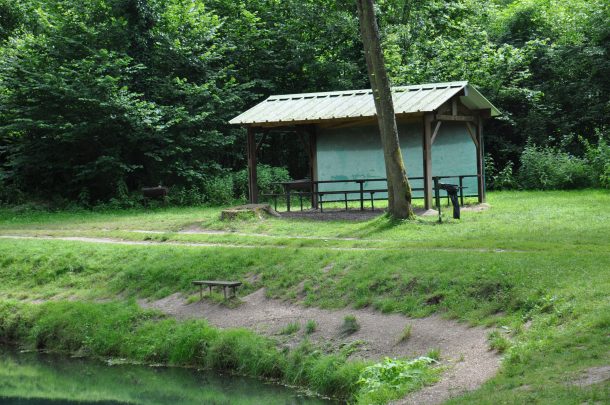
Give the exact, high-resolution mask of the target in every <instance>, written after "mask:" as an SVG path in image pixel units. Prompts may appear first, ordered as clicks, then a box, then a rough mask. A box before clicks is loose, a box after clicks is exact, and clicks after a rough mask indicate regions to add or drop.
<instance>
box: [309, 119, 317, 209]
mask: <svg viewBox="0 0 610 405" xmlns="http://www.w3.org/2000/svg"><path fill="white" fill-rule="evenodd" d="M308 132H309V178H310V179H311V207H312V208H314V209H317V208H318V199H317V198H316V192H317V191H318V186H317V185H316V184H315V183H314V181H318V167H317V166H318V134H317V133H316V127H314V126H311V127H309V131H308Z"/></svg>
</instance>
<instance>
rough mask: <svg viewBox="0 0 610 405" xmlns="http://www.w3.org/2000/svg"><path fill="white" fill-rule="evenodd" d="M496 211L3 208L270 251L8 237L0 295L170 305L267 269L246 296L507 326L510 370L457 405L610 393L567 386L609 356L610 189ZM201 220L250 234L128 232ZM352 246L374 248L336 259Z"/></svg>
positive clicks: (18, 221)
mask: <svg viewBox="0 0 610 405" xmlns="http://www.w3.org/2000/svg"><path fill="white" fill-rule="evenodd" d="M490 202H491V204H492V205H493V209H492V210H490V211H487V212H482V213H464V214H463V219H462V221H461V222H456V221H449V223H446V224H444V225H442V226H439V225H436V224H435V222H434V219H433V218H427V219H425V220H419V221H417V222H415V223H390V222H389V221H387V220H386V219H384V218H380V219H375V220H372V221H368V222H364V223H349V222H332V223H319V222H315V223H312V222H307V221H282V220H268V221H263V222H259V221H251V222H248V221H247V222H238V223H223V222H220V221H218V220H217V217H218V210H217V209H194V208H189V209H168V210H155V211H152V212H146V211H133V212H107V213H87V212H82V213H57V214H44V213H32V214H24V215H16V214H14V213H11V212H10V211H6V210H5V211H0V234H32V235H49V234H50V235H62V234H70V235H74V234H78V235H81V236H96V237H99V236H105V237H120V238H123V239H133V240H142V239H153V240H154V239H157V240H160V241H168V240H169V241H191V242H205V243H210V242H213V243H219V244H231V245H235V244H237V245H249V246H259V248H257V249H252V248H249V249H238V248H234V247H229V246H218V247H207V248H202V247H181V246H146V247H143V246H111V245H94V244H83V243H78V242H64V241H32V240H20V241H14V240H2V239H0V280H2V283H0V297H2V298H5V299H36V298H50V297H64V298H67V297H71V298H74V297H77V298H81V299H93V298H112V297H116V296H117V294H119V293H120V295H121V297H123V298H129V297H144V296H153V297H161V296H165V295H167V294H170V293H173V292H175V291H183V292H186V293H193V292H194V291H193V289H192V288H191V286H190V284H189V283H190V280H192V279H193V278H199V277H202V278H203V277H205V278H208V277H209V278H245V277H246V276H247V275H251V274H259V275H261V276H262V277H260V278H259V279H258V281H257V282H256V283H255V284H254V285H251V284H247V285H246V288H245V290H246V292H247V291H253V290H255V289H257V288H259V287H261V286H265V287H267V288H268V292H269V294H270V295H271V296H274V297H281V298H288V299H294V300H299V301H302V302H303V303H304V304H306V305H316V306H322V307H341V306H346V305H354V306H366V305H372V306H374V307H376V308H378V309H379V310H382V311H399V312H403V313H406V314H409V315H414V316H423V315H426V314H429V313H432V312H442V313H445V314H446V315H447V316H452V317H457V318H460V319H465V320H469V321H471V322H473V323H483V324H494V325H499V326H506V327H507V329H508V330H509V331H510V332H509V333H507V334H506V335H505V336H502V337H501V338H500V340H501V341H502V342H501V344H500V346H502V345H504V346H510V348H509V349H508V351H507V355H506V361H505V363H504V367H503V369H502V372H501V373H500V375H499V376H498V377H496V378H495V379H493V380H492V381H490V382H489V383H488V384H486V385H485V386H484V387H483V388H482V389H480V390H478V391H476V392H474V393H472V394H470V395H468V396H466V397H463V398H460V399H457V400H455V401H454V402H456V403H462V402H463V403H472V402H481V403H486V402H489V401H493V402H500V403H514V402H531V401H542V402H546V403H557V402H566V403H573V402H578V401H586V400H598V399H602V398H604V397H605V396H607V395H608V385H607V384H606V385H604V384H601V385H597V386H592V387H588V388H579V387H574V386H570V385H569V384H566V383H567V382H568V381H570V379H572V378H573V377H574V376H576V375H578V373H579V372H581V371H582V370H583V369H585V368H587V367H590V366H593V365H603V364H608V363H609V361H610V353H609V352H608V349H607V347H608V344H609V343H610V339H609V336H608V334H607V331H608V330H609V329H610V315H608V314H610V304H609V295H610V294H609V292H610V226H609V225H608V224H609V223H610V211H609V209H608V208H609V207H610V194H609V193H608V192H604V191H580V192H569V193H567V192H554V193H535V192H521V193H493V194H491V196H490ZM193 223H197V224H199V225H201V226H202V227H204V228H207V229H218V230H228V231H238V232H239V233H240V235H184V234H177V233H175V232H167V233H164V234H142V233H130V232H125V230H129V229H131V230H134V229H139V230H143V229H144V230H146V229H148V230H164V231H165V230H171V231H177V230H179V229H181V228H183V227H185V226H188V225H190V224H193ZM242 234H245V235H242ZM248 234H250V235H248ZM252 234H266V235H268V236H266V237H261V236H254V235H252ZM303 236H307V237H310V238H311V239H302V238H300V237H303ZM332 238H355V240H335V239H332ZM354 247H368V248H375V249H376V250H369V251H364V250H336V248H354ZM280 248H281V249H280ZM498 249H501V250H503V251H497V250H498ZM329 265H332V268H331V270H330V271H328V268H329V267H330V266H329ZM324 268H326V269H327V270H324ZM525 325H527V326H529V327H525ZM530 325H531V326H530ZM506 339H508V340H509V342H506V341H505V340H506ZM523 385H525V388H523V387H522V386H523Z"/></svg>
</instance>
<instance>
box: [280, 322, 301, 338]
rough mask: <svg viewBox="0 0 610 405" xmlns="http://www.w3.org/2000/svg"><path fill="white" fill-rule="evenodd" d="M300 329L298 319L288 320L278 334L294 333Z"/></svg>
mask: <svg viewBox="0 0 610 405" xmlns="http://www.w3.org/2000/svg"><path fill="white" fill-rule="evenodd" d="M299 330H301V324H300V323H299V322H298V321H294V322H290V323H289V324H288V325H286V326H284V327H283V328H282V330H281V331H280V335H294V334H295V333H297V332H298V331H299Z"/></svg>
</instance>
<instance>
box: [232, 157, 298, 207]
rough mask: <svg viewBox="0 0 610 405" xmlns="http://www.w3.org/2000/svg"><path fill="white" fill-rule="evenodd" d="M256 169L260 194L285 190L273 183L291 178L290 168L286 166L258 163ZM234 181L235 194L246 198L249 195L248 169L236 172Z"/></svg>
mask: <svg viewBox="0 0 610 405" xmlns="http://www.w3.org/2000/svg"><path fill="white" fill-rule="evenodd" d="M256 170H257V177H256V180H257V181H256V184H257V185H258V192H259V193H260V194H271V193H281V192H282V191H283V189H282V187H281V186H278V185H277V184H273V183H277V182H282V181H290V180H291V178H290V175H289V174H288V170H287V169H286V168H284V167H273V166H269V165H264V164H258V165H257V166H256ZM233 181H234V189H235V196H236V197H237V198H240V199H246V197H247V196H248V169H243V170H240V171H238V172H236V173H234V174H233Z"/></svg>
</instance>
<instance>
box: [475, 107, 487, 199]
mask: <svg viewBox="0 0 610 405" xmlns="http://www.w3.org/2000/svg"><path fill="white" fill-rule="evenodd" d="M477 118H478V122H477V131H476V132H477V176H478V177H477V191H478V197H479V203H484V202H485V167H484V165H483V153H484V150H483V118H481V117H480V116H479V117H477Z"/></svg>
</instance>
